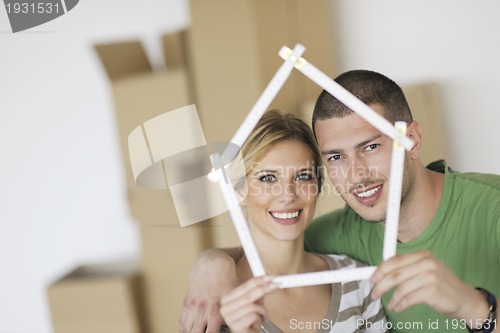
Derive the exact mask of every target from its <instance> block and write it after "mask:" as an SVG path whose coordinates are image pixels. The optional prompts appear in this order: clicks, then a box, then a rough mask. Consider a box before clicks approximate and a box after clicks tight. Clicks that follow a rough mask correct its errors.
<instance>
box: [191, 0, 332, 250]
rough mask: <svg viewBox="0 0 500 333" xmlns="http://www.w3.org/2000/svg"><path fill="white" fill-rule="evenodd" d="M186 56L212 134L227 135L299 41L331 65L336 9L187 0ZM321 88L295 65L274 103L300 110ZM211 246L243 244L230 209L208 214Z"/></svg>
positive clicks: (285, 2)
mask: <svg viewBox="0 0 500 333" xmlns="http://www.w3.org/2000/svg"><path fill="white" fill-rule="evenodd" d="M189 4H190V10H191V26H190V29H189V30H188V38H187V41H188V43H187V46H188V47H187V50H188V52H187V57H188V63H189V68H190V71H191V73H192V81H193V82H194V88H195V90H194V91H195V101H196V105H197V108H198V112H199V113H200V116H201V121H202V125H203V128H204V130H205V134H206V137H207V141H208V142H215V141H229V140H230V139H231V137H232V136H233V135H234V133H235V132H236V130H237V129H238V127H239V126H240V124H241V123H242V122H243V120H244V119H245V117H246V116H247V114H248V112H249V111H250V110H251V108H252V107H253V105H254V104H255V102H256V101H257V99H258V98H259V96H260V95H261V93H262V92H263V91H264V88H265V87H266V86H267V84H268V83H269V81H270V80H271V78H272V77H273V75H274V74H275V72H276V71H277V70H278V68H279V67H280V66H281V65H282V63H283V59H281V58H280V57H279V56H278V51H279V50H280V48H281V47H282V46H284V45H287V46H289V47H290V48H293V47H294V46H295V44H296V43H301V44H303V45H304V46H305V47H306V52H305V54H304V57H305V58H306V59H310V60H311V61H313V63H314V64H315V66H317V67H318V68H320V69H321V70H322V71H324V72H325V73H326V74H328V75H333V73H334V60H335V56H334V52H333V51H334V38H333V37H332V35H333V28H332V25H331V22H332V19H331V14H332V9H331V3H330V1H327V0H315V1H314V3H312V2H311V1H307V0H294V1H290V0H273V1H267V0H239V1H234V0H211V1H205V0H190V2H189ZM320 92H321V88H319V87H318V86H317V85H315V84H314V83H313V82H310V80H309V79H308V78H306V77H305V76H303V75H302V74H301V73H299V72H298V71H296V70H294V71H293V72H292V74H291V76H290V78H289V79H288V80H287V82H286V83H285V86H284V87H283V88H282V90H281V91H280V93H279V94H278V96H277V97H276V99H275V100H274V102H273V103H272V104H271V106H270V108H278V109H281V110H283V111H286V112H292V113H295V114H299V110H300V107H301V105H302V104H303V103H304V102H305V101H307V100H310V99H313V98H314V99H315V98H316V97H317V96H318V95H319V93H320ZM209 223H210V225H211V226H212V228H211V231H212V239H213V244H214V246H217V247H225V246H233V245H235V244H238V243H239V242H238V240H237V238H236V235H235V233H234V231H233V228H232V225H231V221H230V218H229V214H228V213H225V214H222V215H219V216H217V217H215V218H213V219H211V221H210V222H209Z"/></svg>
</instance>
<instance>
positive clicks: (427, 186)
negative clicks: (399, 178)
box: [398, 165, 444, 243]
mask: <svg viewBox="0 0 500 333" xmlns="http://www.w3.org/2000/svg"><path fill="white" fill-rule="evenodd" d="M415 172H416V177H415V180H416V181H415V184H414V188H413V189H412V191H411V192H410V193H409V195H408V197H407V198H405V201H404V202H403V203H402V206H401V212H400V222H399V230H398V241H399V242H401V243H407V242H409V241H411V240H413V239H415V238H416V237H418V236H419V235H420V234H421V233H422V232H424V230H425V229H427V227H428V226H429V225H430V224H431V222H432V219H433V218H434V216H435V215H436V212H437V210H438V207H439V202H440V200H441V194H442V192H443V184H444V174H442V173H438V172H434V171H431V170H429V169H427V168H425V167H424V166H422V165H418V166H417V167H416V169H415Z"/></svg>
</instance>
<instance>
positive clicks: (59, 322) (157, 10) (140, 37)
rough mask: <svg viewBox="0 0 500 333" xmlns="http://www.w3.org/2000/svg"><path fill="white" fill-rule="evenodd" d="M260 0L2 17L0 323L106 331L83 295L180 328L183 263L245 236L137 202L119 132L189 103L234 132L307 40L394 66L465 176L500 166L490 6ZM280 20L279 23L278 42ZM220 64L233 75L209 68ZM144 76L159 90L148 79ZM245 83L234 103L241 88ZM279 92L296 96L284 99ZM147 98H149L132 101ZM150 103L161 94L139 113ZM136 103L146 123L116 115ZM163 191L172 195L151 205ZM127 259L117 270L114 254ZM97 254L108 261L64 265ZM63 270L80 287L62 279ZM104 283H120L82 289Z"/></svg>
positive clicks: (294, 89)
mask: <svg viewBox="0 0 500 333" xmlns="http://www.w3.org/2000/svg"><path fill="white" fill-rule="evenodd" d="M267 1H268V2H270V3H271V4H273V5H270V4H267V5H264V2H262V1H257V0H255V1H254V2H251V1H244V0H237V1H236V0H232V1H226V2H227V3H224V1H222V0H205V1H204V2H203V1H196V0H193V1H188V0H142V1H139V0H120V1H118V0H106V1H98V0H82V1H80V3H79V4H78V5H77V6H76V7H75V8H74V9H73V10H71V12H68V13H67V14H66V15H64V16H62V17H60V18H58V19H56V20H54V21H51V22H48V23H46V24H44V25H41V26H38V27H35V28H32V29H30V30H27V31H25V32H20V33H16V34H13V33H12V32H11V29H10V25H9V21H8V17H7V13H6V11H5V9H4V7H3V8H2V9H0V333H7V332H9V333H51V332H56V333H58V332H77V331H78V330H72V329H71V327H74V326H75V325H76V326H78V325H80V326H79V327H87V329H86V330H82V332H85V331H86V332H100V331H99V329H93V326H85V325H90V323H89V321H90V320H91V319H88V318H98V317H99V316H98V314H95V313H94V314H88V316H89V317H84V319H82V318H83V317H82V318H79V317H78V315H77V314H75V313H81V312H84V311H85V309H88V308H92V305H91V304H92V301H93V299H90V300H89V299H87V300H83V301H82V302H88V303H82V304H84V305H85V306H83V307H82V308H78V305H75V304H73V303H72V302H73V301H75V300H77V299H83V298H84V296H85V295H87V296H88V295H94V294H92V293H95V295H101V296H102V295H105V294H106V293H109V295H110V296H109V297H107V300H108V301H110V302H111V301H112V302H115V303H110V304H117V305H116V307H115V306H113V305H111V306H108V309H109V308H116V309H118V308H119V307H120V306H122V305H124V304H125V305H126V306H125V307H124V309H125V310H123V313H119V314H117V313H113V314H110V315H109V316H108V317H112V316H116V318H118V319H117V320H118V321H121V322H122V324H123V322H124V320H122V319H119V318H121V317H120V316H127V318H132V320H131V324H130V325H129V326H127V328H120V329H118V328H116V327H119V326H116V327H115V326H108V327H107V331H114V332H146V331H147V332H175V331H177V328H176V326H175V324H176V318H177V315H178V310H179V308H180V304H179V300H182V295H183V294H184V293H185V286H186V281H187V270H188V268H189V264H190V262H191V260H192V259H193V258H194V256H195V255H196V253H198V252H199V251H200V250H202V249H203V248H206V247H209V246H226V245H231V244H236V243H237V241H236V238H235V237H234V234H233V233H232V229H231V226H230V225H228V224H227V221H222V220H221V221H215V222H214V221H212V222H207V223H205V222H204V223H202V224H200V225H199V226H194V227H190V228H187V229H182V230H179V229H180V228H179V227H176V225H177V221H176V220H175V211H173V209H172V206H171V205H170V206H168V205H167V204H165V207H167V208H165V210H163V211H158V212H155V211H153V212H152V211H151V207H146V208H144V207H143V208H137V207H138V206H136V208H134V202H137V201H141V199H140V198H142V197H145V196H147V195H148V194H147V193H146V192H147V191H143V192H139V191H138V190H135V189H133V188H132V186H133V179H131V177H130V175H129V171H128V168H129V166H128V165H127V163H126V161H127V159H128V156H126V151H125V150H124V149H125V148H124V142H125V141H124V138H125V137H126V136H125V135H126V133H128V132H129V130H130V129H131V128H134V127H136V126H139V125H140V124H141V122H143V121H145V120H147V119H149V118H151V117H153V116H154V115H155V114H160V113H163V112H166V111H169V110H172V109H173V108H176V107H181V106H184V105H187V104H192V103H196V104H197V106H198V111H199V112H200V113H201V118H202V124H203V126H204V129H205V133H206V134H207V141H210V140H229V139H230V137H231V135H232V134H233V133H234V131H235V130H236V129H237V127H238V125H239V123H240V121H241V120H242V119H243V118H244V116H245V115H246V113H247V112H248V110H249V107H250V106H251V105H252V103H253V102H254V101H255V100H256V98H257V97H258V96H259V94H260V92H261V91H262V89H263V88H264V86H265V84H266V83H267V81H268V80H269V78H270V77H271V75H272V74H273V73H274V71H275V70H276V69H277V66H279V64H280V62H281V60H280V59H279V58H278V57H277V56H276V54H277V51H278V49H279V46H281V45H288V46H289V47H293V44H295V43H296V42H301V43H303V44H304V45H305V46H306V48H307V50H306V53H305V54H304V57H305V58H306V59H307V60H309V61H311V62H312V63H313V64H315V65H316V66H317V67H319V68H320V69H323V70H324V71H325V72H326V73H327V74H329V75H331V76H336V75H338V74H340V73H341V72H343V71H345V70H349V69H357V68H364V69H371V70H375V71H378V72H381V73H383V74H385V75H387V76H389V77H390V78H392V79H394V80H395V81H396V82H398V83H399V84H400V85H402V86H405V87H406V88H405V89H408V91H410V92H412V93H413V94H414V95H415V96H416V97H415V100H416V102H415V103H420V104H419V105H420V107H422V109H423V112H424V113H425V111H426V110H427V111H432V112H431V114H430V115H429V114H427V115H426V116H425V117H428V118H427V119H430V120H428V124H429V125H428V127H432V128H433V131H434V132H431V133H426V134H425V135H426V136H425V137H424V145H425V146H426V147H427V148H428V149H429V151H430V154H431V155H432V153H433V152H434V153H436V154H438V156H443V157H446V158H447V161H448V163H449V164H450V166H452V167H453V168H455V169H457V170H460V171H478V172H487V173H497V174H498V173H500V154H498V153H499V149H498V146H497V144H498V143H499V142H500V134H499V131H498V130H497V126H498V125H497V124H498V123H500V108H499V106H498V101H497V98H496V96H497V95H498V94H499V91H500V81H499V80H498V77H499V76H500V61H499V60H498V59H500V43H499V42H498V40H497V39H498V37H495V35H496V33H495V31H496V32H498V31H500V20H499V18H500V3H499V2H497V1H494V0H479V1H475V2H471V1H466V0H442V1H439V2H436V1H431V0H418V1H417V0H410V1H397V0H379V1H362V0H350V1H342V0H325V1H323V0H321V1H320V0H313V1H310V0H309V1H299V0H297V1H295V0H294V1H292V0H288V2H287V3H286V5H284V2H283V1H278V0H267ZM266 6H269V7H273V6H274V7H273V8H268V7H266ZM280 6H282V7H280ZM283 6H285V7H283ZM325 8H327V10H326V11H325V10H324V9H325ZM284 12H286V13H287V15H284V16H280V15H279V14H280V13H284ZM302 13H306V14H307V15H303V16H301V14H302ZM219 15H220V17H219ZM291 17H292V18H293V19H290V18H291ZM297 18H300V20H298V21H296V22H299V23H300V24H299V23H297V25H294V24H293V22H295V21H294V20H295V19H297ZM226 19H227V20H226ZM256 22H257V23H256ZM224 23H227V24H234V25H235V26H234V27H238V29H239V28H241V29H239V30H238V29H236V28H234V27H233V28H231V29H228V28H227V26H224ZM211 28H213V29H211ZM285 28H286V29H285ZM252 29H255V31H253V30H252ZM259 29H260V30H259ZM283 29H285V30H287V31H288V32H289V33H288V35H287V36H288V37H287V38H286V40H285V38H283V41H282V42H281V39H280V33H281V32H280V31H281V30H283ZM315 29H316V30H315ZM230 33H231V34H230ZM238 33H241V34H242V35H238ZM283 33H284V32H283ZM210 34H212V35H210ZM224 34H230V35H227V36H226V35H224ZM165 36H166V37H165ZM262 36H265V38H264V37H262ZM131 41H132V42H139V44H130V42H131ZM275 43H278V44H277V45H279V46H275ZM233 51H234V52H236V51H237V52H239V53H238V54H236V55H235V53H234V52H233ZM141 52H143V53H141ZM232 52H233V53H232ZM131 54H134V55H137V54H138V56H134V57H132V56H131ZM169 54H171V56H170V58H169ZM177 56H178V57H177ZM247 56H248V57H247ZM236 57H238V58H236ZM273 57H274V58H273ZM164 58H166V63H165V59H164ZM271 58H272V60H268V59H271ZM122 60H123V61H125V62H126V63H128V64H130V63H133V64H137V63H139V66H138V67H137V68H139V69H137V68H136V69H130V68H128V67H127V65H120V66H122V67H120V68H119V69H118V70H117V71H118V72H113V70H114V69H113V68H112V67H113V64H117V63H120V64H121V61H122ZM169 60H170V61H169ZM216 61H220V63H218V64H217V66H215V62H216ZM210 64H214V66H213V68H212V66H211V65H210ZM224 64H227V67H228V68H231V71H230V73H229V74H232V75H233V77H231V76H230V75H229V74H227V73H226V74H227V75H226V74H223V75H220V76H219V74H218V72H217V71H222V72H224V70H226V72H227V68H226V69H225V65H224ZM132 67H133V66H132ZM110 68H111V69H110ZM240 69H245V70H246V72H245V71H239V70H240ZM256 69H257V70H256ZM174 72H175V73H176V74H166V73H174ZM113 73H118V74H117V76H116V77H115V76H113V75H114V74H113ZM137 74H140V75H139V78H138V77H137ZM296 74H297V75H295V74H294V75H295V76H294V77H292V79H291V82H292V83H291V85H292V86H291V87H288V88H287V89H288V90H285V91H284V95H282V96H281V97H282V99H281V102H280V101H278V102H277V105H276V106H278V107H281V108H285V109H287V110H290V111H292V112H297V113H299V114H301V115H303V116H304V118H305V119H307V118H308V112H310V106H311V101H314V96H315V94H317V93H318V92H319V90H318V91H316V90H315V88H310V87H309V86H308V85H307V84H308V83H304V80H303V78H302V77H300V74H298V73H296ZM158 75H160V76H161V75H165V77H164V78H163V79H161V78H160V79H158V78H159V76H158ZM176 75H177V76H176ZM153 76H154V77H155V78H156V79H158V80H159V81H160V83H157V82H156V79H154V81H155V82H156V83H151V82H152V81H151V78H150V77H153ZM173 76H176V78H175V79H172V77H173ZM132 77H133V78H132ZM132 79H133V80H135V81H133V82H132V81H130V80H132ZM225 79H230V80H229V81H224V80H225ZM162 80H165V81H162ZM172 80H173V81H172ZM240 80H241V81H240ZM138 81H139V83H137V82H138ZM146 81H147V82H146ZM130 82H132V83H130ZM144 82H146V83H144ZM161 82H164V83H165V84H166V85H165V86H163V85H160V86H156V87H154V88H151V89H157V90H158V92H157V93H156V95H154V96H149V95H148V91H149V90H148V91H146V92H145V94H144V95H143V96H135V95H134V93H135V92H136V91H138V89H136V88H134V87H136V86H135V84H140V85H142V86H141V87H146V90H147V87H150V85H155V84H156V85H158V84H162V83H161ZM169 84H170V85H171V86H168V85H169ZM240 84H241V89H240V90H243V91H245V92H246V94H245V98H244V99H242V98H241V97H239V96H236V95H234V94H235V93H233V90H234V91H237V90H238V89H237V88H236V87H238V86H239V85H240ZM171 87H173V88H171ZM210 87H211V88H210ZM217 87H218V88H220V89H221V90H220V91H219V92H217V91H215V90H214V91H210V90H209V89H215V88H217ZM173 89H174V90H175V91H174V90H173ZM231 89H232V90H231ZM303 91H306V92H305V93H302V92H303ZM299 92H300V93H299ZM169 94H170V95H169ZM287 94H288V95H287ZM297 94H298V95H300V98H298V97H296V95H297ZM179 96H181V97H179ZM287 96H295V97H294V98H297V99H296V100H294V101H293V103H295V104H293V106H290V105H287V104H286V100H290V98H291V97H290V98H289V97H287ZM422 96H423V97H422ZM127 98H129V99H130V100H127ZM141 98H143V99H144V101H145V102H144V104H141V103H138V105H139V106H137V105H132V104H131V103H132V102H131V101H137V100H141ZM174 99H175V101H176V102H175V103H178V104H180V105H176V104H175V103H173V104H172V100H174ZM153 100H154V101H157V102H155V103H160V104H157V105H156V106H154V107H149V106H148V104H147V103H148V101H149V102H150V101H153ZM161 103H164V104H161ZM183 103H184V104H183ZM219 104H220V105H219ZM131 105H132V106H131ZM141 105H143V106H141ZM141 108H143V109H142V110H138V111H137V112H138V114H139V115H140V116H132V117H131V118H126V117H127V115H126V114H125V113H126V112H133V110H137V109H141ZM152 108H156V109H155V110H154V112H152V113H151V109H152ZM131 110H132V111H131ZM226 110H231V115H230V116H228V117H227V119H226V115H228V114H229V113H227V111H226ZM155 112H156V113H155ZM437 113H439V114H437ZM124 117H125V118H126V119H134V120H137V121H139V122H138V123H136V124H135V125H134V123H133V122H132V123H131V122H129V123H126V121H124V120H123V119H125V118H124ZM141 117H143V118H141ZM429 117H430V118H429ZM417 118H418V117H417ZM308 120H309V119H308ZM417 120H418V119H417ZM124 124H125V125H124ZM127 126H129V127H127ZM217 126H219V128H218V127H217ZM220 126H222V127H220ZM426 126H427V125H426ZM426 139H427V140H426ZM441 141H444V142H445V143H446V144H445V145H444V146H443V145H442V144H441ZM433 148H435V149H434V150H433ZM427 162H429V161H427ZM165 192H166V191H165ZM164 199H165V202H166V201H167V200H169V198H168V193H167V194H165V193H163V194H158V197H155V198H154V199H151V200H153V201H154V200H156V202H160V205H161V203H162V202H163V201H162V200H164ZM134 200H136V201H134ZM151 200H149V199H148V202H151ZM169 207H170V208H169ZM329 207H331V206H329ZM134 209H135V210H134ZM141 209H145V210H143V211H141ZM146 210H147V211H148V212H149V214H151V215H153V216H154V217H152V218H151V220H150V221H145V220H146V219H148V217H147V216H146V215H147V214H148V213H147V212H146ZM141 214H143V215H141ZM142 216H144V221H141V219H142ZM167 216H170V217H167ZM155 219H156V220H155ZM165 219H167V220H168V221H166V220H165ZM226 220H227V218H226ZM186 230H187V231H186ZM148 244H149V245H148ZM182 254H185V255H182ZM123 261H126V262H127V265H126V268H123V267H122V266H119V268H116V267H117V266H113V265H114V264H113V265H112V264H109V263H116V262H123ZM94 264H101V265H103V267H105V269H104V270H101V269H97V270H93V271H92V270H89V271H87V270H85V269H84V270H81V269H80V270H79V271H76V272H75V271H74V269H75V268H77V267H80V268H81V267H82V265H83V266H87V265H94ZM70 272H73V273H72V274H70V275H69V277H70V278H69V280H71V281H72V282H71V283H73V284H70V283H66V282H67V281H66V280H68V278H67V277H68V276H67V274H68V273H70ZM89 272H90V273H89ZM96 272H97V273H96ZM103 272H104V273H103ZM65 276H66V280H65V279H63V277H65ZM107 278H112V279H115V280H114V281H117V282H116V283H117V285H119V286H123V287H124V289H119V290H118V289H116V290H114V289H113V290H112V289H111V287H109V286H107V285H102V286H99V287H97V286H96V285H93V286H90V287H89V285H88V281H89V279H90V280H92V281H94V282H95V281H103V280H105V279H107ZM65 281H66V282H65ZM75 281H76V282H75ZM61 285H62V286H63V287H61ZM80 285H81V286H80ZM136 287H137V288H136ZM51 288H52V289H51ZM64 288H66V289H64ZM82 288H90V289H82ZM92 288H94V289H92ZM99 288H103V289H99ZM132 289H133V290H134V291H133V292H131V290H132ZM82 290H88V291H85V292H83V294H84V295H83V296H82V292H81V291H82ZM137 290H138V291H137ZM120 295H122V296H123V297H124V298H120V297H121V296H120ZM115 296H116V297H117V298H116V299H115V298H113V297H115ZM82 297H83V298H82ZM94 301H95V300H94ZM73 306H74V310H71V309H72V307H73ZM65 311H69V312H65ZM127 311H129V312H127ZM68 313H69V314H68ZM82 316H84V314H82ZM108 317H107V318H108ZM79 320H80V321H81V322H80V324H78V323H79ZM82 320H83V321H82ZM100 320H101V321H102V322H106V319H102V318H101V319H100ZM96 321H97V322H99V319H96ZM75 323H76V324H75ZM108 324H109V323H108ZM72 325H73V326H72ZM109 325H112V324H109ZM64 327H67V329H64ZM91 327H92V328H91ZM131 327H132V328H131ZM105 329H106V327H105ZM113 329H114V330H113ZM104 331H106V330H104Z"/></svg>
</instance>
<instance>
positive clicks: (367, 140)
mask: <svg viewBox="0 0 500 333" xmlns="http://www.w3.org/2000/svg"><path fill="white" fill-rule="evenodd" d="M381 137H382V133H378V134H375V135H374V136H372V137H371V138H368V139H366V140H364V141H362V142H360V143H358V144H357V145H356V149H358V148H361V147H363V146H366V145H367V144H368V143H370V142H372V141H373V140H377V139H379V138H381Z"/></svg>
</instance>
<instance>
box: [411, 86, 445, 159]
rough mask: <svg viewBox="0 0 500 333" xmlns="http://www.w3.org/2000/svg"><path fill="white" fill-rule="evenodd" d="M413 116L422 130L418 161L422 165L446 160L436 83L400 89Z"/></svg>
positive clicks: (442, 123) (443, 131)
mask: <svg viewBox="0 0 500 333" xmlns="http://www.w3.org/2000/svg"><path fill="white" fill-rule="evenodd" d="M402 89H403V91H404V93H405V95H406V99H407V100H408V104H409V105H410V109H411V112H412V115H413V119H414V120H416V121H418V122H419V123H420V127H421V128H422V136H423V142H422V149H421V150H420V151H421V154H420V159H421V160H422V163H424V165H427V164H429V163H431V162H433V161H436V160H439V159H448V157H449V151H448V140H447V135H446V127H445V126H444V122H443V112H442V108H441V102H440V99H439V87H438V85H437V84H436V83H420V84H413V85H406V86H403V87H402Z"/></svg>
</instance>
